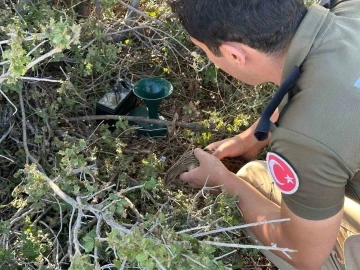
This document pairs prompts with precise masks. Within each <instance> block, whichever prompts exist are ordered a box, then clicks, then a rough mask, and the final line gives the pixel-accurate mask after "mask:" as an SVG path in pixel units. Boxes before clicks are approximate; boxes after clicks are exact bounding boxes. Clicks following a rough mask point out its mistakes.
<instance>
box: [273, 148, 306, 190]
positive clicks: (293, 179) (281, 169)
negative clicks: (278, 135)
mask: <svg viewBox="0 0 360 270" xmlns="http://www.w3.org/2000/svg"><path fill="white" fill-rule="evenodd" d="M266 161H267V166H268V169H269V172H270V174H271V177H272V179H273V181H274V182H275V184H276V186H277V187H278V189H279V190H280V191H281V192H282V193H284V194H294V193H295V192H296V191H297V190H298V188H299V178H298V176H297V174H296V173H295V171H294V169H293V168H292V167H291V166H290V164H289V163H288V162H287V161H285V160H284V159H283V158H282V157H280V156H279V155H278V154H275V153H272V152H268V153H267V155H266Z"/></svg>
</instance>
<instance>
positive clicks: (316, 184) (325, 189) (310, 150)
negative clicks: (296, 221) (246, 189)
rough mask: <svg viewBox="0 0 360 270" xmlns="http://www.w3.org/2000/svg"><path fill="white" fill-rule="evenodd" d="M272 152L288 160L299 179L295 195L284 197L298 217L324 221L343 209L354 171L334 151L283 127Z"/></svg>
mask: <svg viewBox="0 0 360 270" xmlns="http://www.w3.org/2000/svg"><path fill="white" fill-rule="evenodd" d="M271 152H273V153H276V154H278V155H279V156H281V157H282V158H283V159H284V160H286V161H287V162H288V164H289V165H290V166H291V167H292V169H293V170H294V171H295V173H296V175H297V177H298V179H299V186H298V189H297V191H296V192H295V193H293V194H291V195H289V194H282V198H283V201H284V203H285V204H286V206H287V207H288V208H289V209H290V210H291V211H292V212H293V213H294V214H296V215H297V216H299V217H301V218H304V219H308V220H323V219H327V218H329V217H332V216H333V215H335V214H336V213H338V212H339V211H340V210H341V208H342V207H343V203H344V197H345V185H346V183H347V180H348V179H349V178H350V177H351V173H352V172H351V170H350V169H349V168H347V166H345V164H344V163H343V162H342V160H341V159H340V158H339V157H338V156H337V155H336V154H335V153H334V152H332V151H331V150H330V149H328V148H327V147H326V146H324V145H323V144H321V143H319V142H317V141H315V140H313V139H311V138H308V137H306V136H304V135H301V134H299V133H296V132H293V131H290V130H287V129H285V128H281V127H278V128H277V129H276V130H275V131H274V132H273V134H272V141H271Z"/></svg>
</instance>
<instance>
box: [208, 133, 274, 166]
mask: <svg viewBox="0 0 360 270" xmlns="http://www.w3.org/2000/svg"><path fill="white" fill-rule="evenodd" d="M250 129H251V128H249V129H248V130H246V131H244V132H243V133H240V134H239V135H236V136H234V137H232V138H228V139H225V140H222V141H217V142H214V143H212V144H209V145H208V146H207V147H206V149H209V150H212V151H214V153H213V155H214V156H216V157H217V158H218V159H223V158H225V157H239V156H242V157H243V158H245V159H247V160H251V159H254V158H255V157H256V156H257V155H258V153H259V152H260V151H261V149H262V148H263V147H265V146H266V145H267V143H268V141H266V143H265V142H259V141H258V140H257V139H256V138H255V137H254V135H253V133H252V130H250Z"/></svg>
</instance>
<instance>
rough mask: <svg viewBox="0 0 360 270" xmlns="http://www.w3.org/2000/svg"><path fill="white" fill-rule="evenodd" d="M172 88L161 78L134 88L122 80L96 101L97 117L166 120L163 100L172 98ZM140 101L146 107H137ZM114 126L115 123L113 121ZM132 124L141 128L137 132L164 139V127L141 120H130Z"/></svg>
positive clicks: (152, 79) (165, 131)
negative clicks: (132, 117)
mask: <svg viewBox="0 0 360 270" xmlns="http://www.w3.org/2000/svg"><path fill="white" fill-rule="evenodd" d="M172 91H173V86H172V85H171V83H170V82H168V81H167V80H164V79H162V78H148V79H142V80H140V81H138V82H136V83H135V84H134V85H131V83H130V82H129V80H127V79H120V80H118V81H117V82H116V83H115V85H114V86H112V87H111V88H110V89H109V91H108V92H107V93H106V94H105V95H104V96H103V97H102V98H101V99H100V100H99V102H97V104H96V114H97V115H128V116H137V117H145V118H150V119H158V120H166V119H165V118H164V117H163V116H161V115H160V114H159V112H158V111H159V106H160V103H161V100H163V99H164V98H166V97H168V96H170V95H171V93H172ZM137 98H140V99H141V100H143V101H144V103H145V105H146V106H141V105H140V106H137V107H136V104H137ZM112 123H115V121H112ZM129 124H131V125H136V126H139V128H138V129H137V131H138V133H140V134H143V135H148V136H151V137H155V136H165V135H166V134H167V127H166V126H165V125H157V124H150V123H147V122H142V121H129Z"/></svg>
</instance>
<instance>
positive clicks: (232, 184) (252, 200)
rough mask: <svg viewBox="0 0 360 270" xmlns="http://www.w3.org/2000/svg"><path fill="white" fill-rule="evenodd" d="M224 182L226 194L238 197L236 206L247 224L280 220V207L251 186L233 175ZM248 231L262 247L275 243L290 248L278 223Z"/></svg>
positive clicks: (281, 254)
mask: <svg viewBox="0 0 360 270" xmlns="http://www.w3.org/2000/svg"><path fill="white" fill-rule="evenodd" d="M224 180H225V181H224V188H225V190H226V191H227V193H228V194H230V195H234V196H238V198H239V200H238V205H239V207H240V209H241V211H242V213H243V215H244V218H245V221H246V222H247V223H256V222H261V221H264V220H275V219H280V216H281V214H280V207H279V206H278V205H276V204H275V203H273V202H272V201H270V200H269V199H267V198H265V197H264V196H263V195H262V194H261V193H260V192H259V191H258V190H256V189H255V188H254V187H253V186H252V185H250V184H249V183H247V182H246V181H244V180H242V179H240V178H239V177H238V176H236V175H235V174H233V173H231V174H229V176H228V177H227V179H224ZM250 229H251V230H252V232H253V233H254V234H255V235H256V236H257V237H258V239H259V240H260V242H261V243H262V244H264V245H267V246H269V245H272V244H273V243H275V244H277V246H278V247H284V248H291V247H290V246H289V245H290V243H288V241H286V237H284V236H283V235H281V233H280V231H281V230H280V228H279V223H271V224H264V225H262V226H255V227H252V228H250ZM274 253H276V252H274ZM276 255H278V256H279V257H281V258H283V259H284V260H287V259H288V258H287V257H286V256H284V254H283V253H276Z"/></svg>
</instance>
